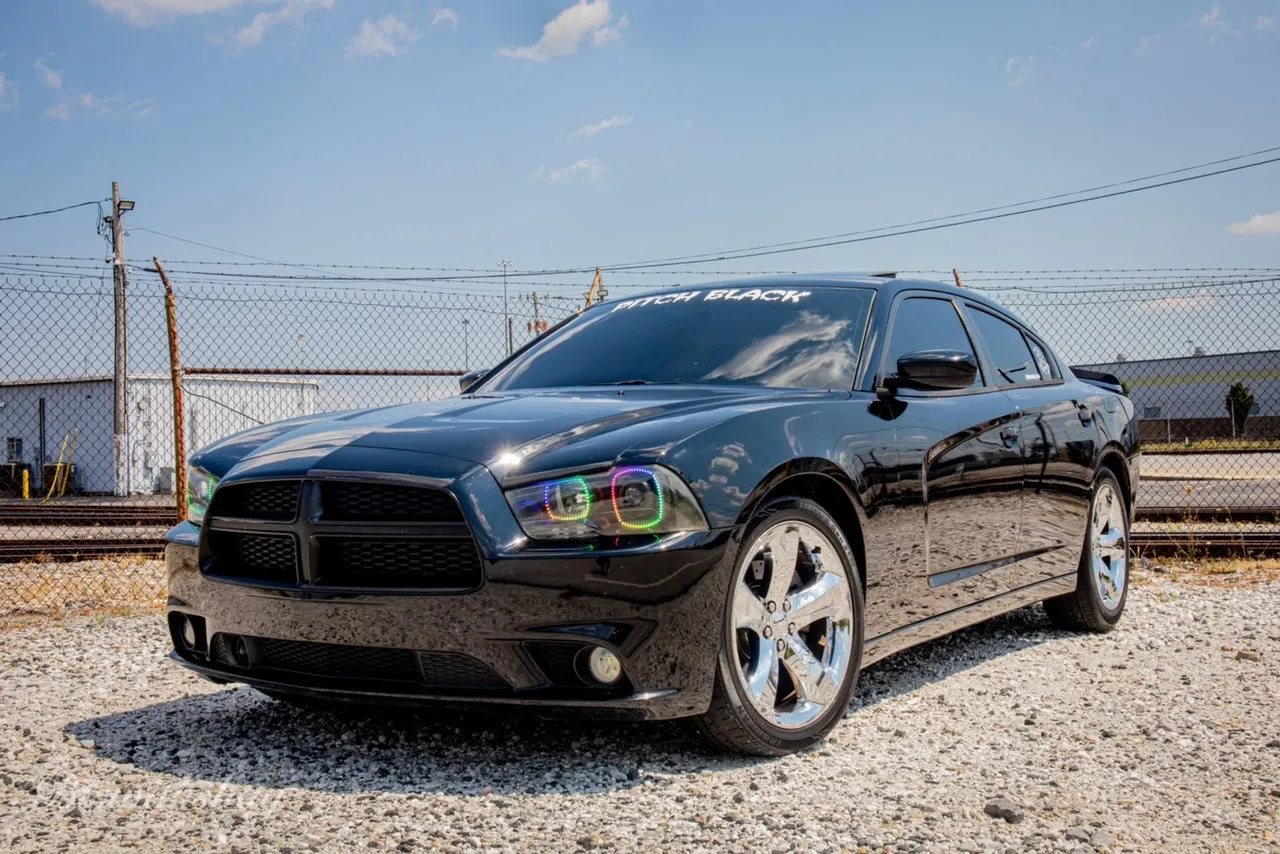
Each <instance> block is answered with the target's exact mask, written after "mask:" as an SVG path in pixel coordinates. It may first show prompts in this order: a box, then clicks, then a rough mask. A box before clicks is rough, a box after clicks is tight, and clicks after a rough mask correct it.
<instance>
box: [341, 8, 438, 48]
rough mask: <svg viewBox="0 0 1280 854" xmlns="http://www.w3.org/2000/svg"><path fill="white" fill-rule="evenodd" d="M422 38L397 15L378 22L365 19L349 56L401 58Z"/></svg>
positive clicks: (420, 34)
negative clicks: (401, 55) (410, 46)
mask: <svg viewBox="0 0 1280 854" xmlns="http://www.w3.org/2000/svg"><path fill="white" fill-rule="evenodd" d="M420 38H422V33H421V31H419V30H418V29H416V28H415V27H411V26H409V25H408V24H406V23H405V22H404V21H402V20H400V19H399V18H397V17H396V16H395V15H386V16H384V17H382V18H380V19H379V20H377V21H373V20H371V19H370V18H365V19H364V20H363V21H361V22H360V29H359V30H358V31H357V32H356V35H355V38H353V39H352V40H351V44H349V45H347V50H346V54H347V56H399V55H400V54H402V53H404V52H405V51H407V50H408V49H409V45H411V44H413V43H414V42H416V41H417V40H418V39H420Z"/></svg>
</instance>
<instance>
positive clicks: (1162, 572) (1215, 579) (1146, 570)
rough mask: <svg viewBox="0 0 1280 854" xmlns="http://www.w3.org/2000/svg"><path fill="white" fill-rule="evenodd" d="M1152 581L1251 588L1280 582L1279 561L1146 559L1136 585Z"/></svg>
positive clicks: (1190, 585) (1258, 558)
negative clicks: (1161, 579) (1165, 580)
mask: <svg viewBox="0 0 1280 854" xmlns="http://www.w3.org/2000/svg"><path fill="white" fill-rule="evenodd" d="M1144 575H1145V576H1146V578H1144ZM1150 578H1164V579H1168V580H1170V581H1174V582H1177V583H1178V584H1182V585H1185V586H1189V587H1249V586H1252V585H1255V584H1267V583H1271V582H1276V581H1280V558H1274V557H1256V558H1240V557H1232V558H1201V559H1198V560H1191V559H1187V558H1180V557H1166V558H1143V559H1142V560H1141V561H1140V571H1139V572H1138V573H1137V574H1136V575H1135V578H1134V581H1135V583H1138V584H1141V583H1142V582H1143V581H1145V580H1148V579H1150Z"/></svg>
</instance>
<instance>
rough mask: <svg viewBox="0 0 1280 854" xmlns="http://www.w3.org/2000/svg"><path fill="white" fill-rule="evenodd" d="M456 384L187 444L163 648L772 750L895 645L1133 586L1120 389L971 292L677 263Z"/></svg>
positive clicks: (835, 704)
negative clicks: (647, 291)
mask: <svg viewBox="0 0 1280 854" xmlns="http://www.w3.org/2000/svg"><path fill="white" fill-rule="evenodd" d="M463 383H464V389H463V392H462V394H460V395H459V396H457V397H453V398H450V399H445V400H434V401H429V402H425V403H414V404H407V405H402V406H393V407H388V408H382V409H373V410H363V411H353V412H344V413H332V414H328V415H323V416H310V417H305V418H300V419H294V420H292V421H285V422H281V423H278V424H272V425H267V426H264V427H261V428H256V429H253V430H249V431H247V432H244V433H240V434H237V435H235V436H231V437H229V438H227V439H224V440H222V441H220V442H217V443H215V444H213V445H211V446H209V447H206V448H204V449H202V450H201V451H200V452H199V453H197V454H195V456H194V457H193V458H192V460H191V470H190V476H189V484H190V486H189V507H190V514H189V515H190V521H188V522H184V523H182V524H180V525H178V526H177V527H175V528H173V529H172V530H171V531H170V532H169V534H168V542H169V545H168V549H167V561H168V572H169V605H168V625H169V629H170V633H171V635H172V640H173V644H174V658H175V659H176V660H178V661H179V662H181V663H182V664H184V665H186V666H187V667H189V668H191V669H193V670H195V671H197V672H199V673H201V674H203V675H204V676H206V677H208V678H210V679H213V680H215V681H219V682H243V683H247V684H249V685H252V686H254V687H256V688H258V689H260V690H261V691H263V692H264V693H267V694H269V695H272V696H274V697H277V698H280V699H283V700H288V701H293V702H303V703H311V704H314V703H317V702H319V703H324V702H328V701H357V702H370V703H427V704H459V703H461V704H488V705H490V706H497V705H507V706H520V707H523V708H525V709H526V710H530V711H534V712H552V711H554V712H556V713H558V714H564V713H566V712H569V713H577V714H587V715H592V716H606V717H615V718H623V719H635V718H674V717H689V718H692V719H693V721H694V723H695V725H696V727H697V728H698V730H699V731H700V732H701V733H702V734H703V735H705V736H706V737H707V738H709V739H710V740H711V741H712V742H714V743H716V744H718V745H720V746H722V747H725V748H728V749H731V750H736V751H742V752H746V753H753V754H761V755H777V754H783V753H787V752H789V751H794V750H797V749H799V748H802V747H805V746H807V745H811V744H813V743H814V742H816V741H818V740H819V739H821V738H822V737H823V736H824V735H825V734H826V733H827V732H829V731H830V730H831V729H832V728H833V727H834V726H836V724H837V723H838V722H839V720H840V719H841V717H842V715H843V713H844V710H845V709H846V707H847V705H848V700H849V696H850V694H851V692H852V691H853V689H854V684H855V682H856V681H857V677H858V672H859V669H860V668H861V667H864V666H866V665H867V664H869V663H870V662H872V661H875V660H877V659H880V658H882V657H884V656H886V655H889V654H891V653H893V652H895V651H897V650H901V649H903V648H905V647H908V646H911V645H913V644H917V643H920V642H922V641H925V640H928V639H930V638H935V637H938V636H939V635H942V634H945V633H947V632H951V631H953V630H955V629H957V628H959V627H961V626H965V625H968V624H971V623H974V622H976V621H980V620H983V619H986V618H988V617H991V616H993V615H995V614H999V613H1001V612H1004V611H1009V610H1011V609H1014V608H1020V607H1022V606H1025V605H1027V604H1029V603H1032V602H1037V601H1041V600H1043V601H1044V603H1045V608H1046V610H1047V611H1048V614H1049V616H1050V618H1051V619H1052V620H1053V621H1054V622H1055V623H1056V624H1057V625H1059V626H1063V627H1070V628H1075V629H1084V630H1089V631H1106V630H1108V629H1110V628H1111V627H1112V626H1114V625H1115V624H1116V622H1117V621H1118V620H1119V619H1120V615H1121V613H1122V612H1123V610H1124V605H1125V595H1126V591H1127V589H1128V568H1129V542H1128V540H1129V538H1128V530H1129V522H1130V518H1131V516H1132V508H1133V500H1134V493H1135V490H1136V487H1137V480H1138V466H1137V461H1138V433H1137V429H1136V422H1135V420H1134V409H1133V405H1132V403H1131V402H1130V401H1129V400H1128V398H1127V397H1125V396H1124V395H1123V394H1122V393H1121V389H1120V387H1119V385H1118V383H1117V382H1116V380H1115V379H1114V378H1113V377H1108V376H1105V375H1100V374H1092V373H1088V372H1085V371H1075V372H1073V371H1072V370H1071V368H1069V367H1068V366H1066V365H1064V364H1063V363H1062V362H1061V361H1060V360H1059V359H1058V357H1057V356H1056V355H1055V354H1054V351H1053V349H1052V348H1051V347H1050V346H1049V345H1048V344H1047V343H1046V342H1045V341H1044V340H1043V339H1042V338H1041V337H1040V336H1039V335H1037V334H1036V333H1035V332H1034V331H1033V330H1031V329H1030V328H1028V327H1027V325H1026V324H1025V323H1023V322H1021V321H1020V320H1019V319H1018V318H1017V317H1015V316H1013V315H1012V314H1010V313H1009V312H1007V311H1006V310H1004V309H1002V308H1001V307H1000V306H999V305H996V304H994V303H993V302H991V301H990V300H987V299H985V298H983V297H981V296H979V295H978V294H976V293H974V292H972V291H969V290H963V289H959V288H953V287H950V286H947V285H940V284H937V283H933V282H917V281H905V280H899V279H894V278H887V277H879V278H877V277H857V276H834V275H833V276H806V277H788V278H768V279H752V280H745V281H735V282H727V283H723V284H716V285H707V286H699V287H696V288H688V289H682V290H671V291H664V292H660V293H654V294H651V295H648V296H642V297H637V298H634V299H626V300H622V301H616V302H609V303H604V304H602V305H597V306H595V307H593V308H590V309H588V310H586V311H583V312H582V313H580V314H578V315H577V316H575V317H573V318H571V319H569V320H568V321H566V322H564V323H562V324H561V325H559V326H558V327H556V328H554V329H552V330H551V331H550V332H548V333H547V334H545V335H543V336H541V337H540V338H538V339H537V340H535V341H533V342H531V343H530V344H529V345H528V346H526V347H525V348H523V349H522V350H520V351H519V352H517V353H516V354H515V355H513V356H512V357H510V358H509V359H507V360H506V361H505V362H503V363H502V364H500V365H498V366H496V367H495V368H493V369H492V370H489V371H487V372H484V373H483V374H481V375H479V376H469V377H466V378H464V380H463Z"/></svg>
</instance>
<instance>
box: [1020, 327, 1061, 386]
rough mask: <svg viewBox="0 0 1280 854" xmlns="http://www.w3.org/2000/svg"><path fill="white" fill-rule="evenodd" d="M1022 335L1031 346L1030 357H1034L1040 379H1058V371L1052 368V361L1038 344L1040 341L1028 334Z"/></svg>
mask: <svg viewBox="0 0 1280 854" xmlns="http://www.w3.org/2000/svg"><path fill="white" fill-rule="evenodd" d="M1024 337H1026V338H1027V345H1028V346H1029V347H1030V348H1031V358H1032V359H1035V362H1036V370H1037V371H1039V372H1040V379H1042V380H1048V379H1054V380H1056V379H1058V372H1057V370H1056V369H1054V367H1053V362H1052V361H1051V360H1050V359H1049V354H1048V353H1046V352H1045V351H1044V348H1043V347H1041V346H1040V342H1038V341H1036V339H1034V338H1031V337H1028V336H1024Z"/></svg>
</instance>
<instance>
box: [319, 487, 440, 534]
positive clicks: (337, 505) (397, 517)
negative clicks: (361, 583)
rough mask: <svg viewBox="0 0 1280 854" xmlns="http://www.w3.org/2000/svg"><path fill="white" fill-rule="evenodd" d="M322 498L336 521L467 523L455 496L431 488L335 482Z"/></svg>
mask: <svg viewBox="0 0 1280 854" xmlns="http://www.w3.org/2000/svg"><path fill="white" fill-rule="evenodd" d="M320 501H321V503H322V505H323V507H324V511H323V517H322V518H324V519H326V520H328V521H332V522H429V523H435V524H447V525H461V524H463V523H464V520H463V518H462V511H461V510H460V509H458V502H456V501H454V499H453V496H452V495H450V494H449V493H447V492H445V491H444V490H442V489H432V488H430V487H417V486H395V485H390V484H384V483H344V482H342V481H335V482H332V483H322V484H321V485H320Z"/></svg>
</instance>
